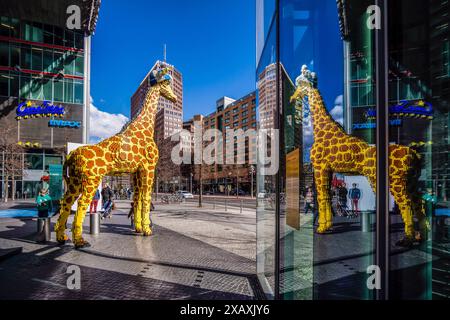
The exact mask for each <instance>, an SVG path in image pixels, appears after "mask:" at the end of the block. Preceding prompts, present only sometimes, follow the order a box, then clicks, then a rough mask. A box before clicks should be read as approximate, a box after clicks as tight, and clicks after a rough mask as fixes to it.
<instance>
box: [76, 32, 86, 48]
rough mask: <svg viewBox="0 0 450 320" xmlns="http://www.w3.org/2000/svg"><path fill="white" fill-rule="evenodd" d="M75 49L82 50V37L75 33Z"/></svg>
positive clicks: (80, 34)
mask: <svg viewBox="0 0 450 320" xmlns="http://www.w3.org/2000/svg"><path fill="white" fill-rule="evenodd" d="M75 48H78V49H83V48H84V35H83V34H82V33H78V32H75Z"/></svg>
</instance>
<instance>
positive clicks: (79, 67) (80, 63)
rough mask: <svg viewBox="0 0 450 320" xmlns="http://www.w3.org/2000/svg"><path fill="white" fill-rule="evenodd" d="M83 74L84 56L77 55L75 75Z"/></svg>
mask: <svg viewBox="0 0 450 320" xmlns="http://www.w3.org/2000/svg"><path fill="white" fill-rule="evenodd" d="M83 74H84V57H83V56H77V57H76V60H75V75H76V76H82V75H83Z"/></svg>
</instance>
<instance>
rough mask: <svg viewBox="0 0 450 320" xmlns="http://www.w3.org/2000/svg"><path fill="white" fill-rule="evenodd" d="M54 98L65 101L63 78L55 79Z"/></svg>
mask: <svg viewBox="0 0 450 320" xmlns="http://www.w3.org/2000/svg"><path fill="white" fill-rule="evenodd" d="M53 84H54V86H53V89H54V92H53V100H54V101H59V102H63V101H64V82H63V81H62V80H57V79H55V80H54V81H53Z"/></svg>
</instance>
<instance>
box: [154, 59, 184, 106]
mask: <svg viewBox="0 0 450 320" xmlns="http://www.w3.org/2000/svg"><path fill="white" fill-rule="evenodd" d="M170 70H172V68H171V67H168V66H163V67H162V68H160V69H159V70H154V71H153V72H152V73H151V74H150V86H151V87H157V88H158V89H159V93H160V94H161V96H163V97H164V98H166V99H167V100H169V101H172V102H174V103H175V102H177V96H176V95H175V93H174V92H173V90H172V76H171V75H170V74H169V72H170Z"/></svg>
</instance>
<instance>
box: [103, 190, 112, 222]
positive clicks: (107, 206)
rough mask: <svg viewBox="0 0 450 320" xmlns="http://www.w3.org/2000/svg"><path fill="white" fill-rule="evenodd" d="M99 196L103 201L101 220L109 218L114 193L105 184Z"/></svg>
mask: <svg viewBox="0 0 450 320" xmlns="http://www.w3.org/2000/svg"><path fill="white" fill-rule="evenodd" d="M101 195H102V201H103V215H102V217H101V218H102V219H104V218H106V217H108V218H111V216H112V207H113V197H114V192H113V191H112V190H111V188H110V187H109V184H105V187H104V188H103V189H102V192H101Z"/></svg>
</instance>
